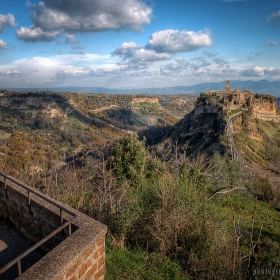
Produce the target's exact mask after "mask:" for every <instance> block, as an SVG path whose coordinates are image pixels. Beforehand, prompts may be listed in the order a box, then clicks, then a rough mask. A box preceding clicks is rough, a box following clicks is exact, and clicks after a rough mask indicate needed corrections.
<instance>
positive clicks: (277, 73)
mask: <svg viewBox="0 0 280 280" xmlns="http://www.w3.org/2000/svg"><path fill="white" fill-rule="evenodd" d="M265 74H266V75H268V76H272V77H279V78H280V68H275V67H268V68H267V69H266V70H265Z"/></svg>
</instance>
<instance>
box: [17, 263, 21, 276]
mask: <svg viewBox="0 0 280 280" xmlns="http://www.w3.org/2000/svg"><path fill="white" fill-rule="evenodd" d="M17 269H18V276H20V275H21V261H20V260H19V261H18V262H17Z"/></svg>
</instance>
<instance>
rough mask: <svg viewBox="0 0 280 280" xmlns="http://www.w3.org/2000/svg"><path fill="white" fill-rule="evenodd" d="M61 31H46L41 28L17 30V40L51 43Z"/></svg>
mask: <svg viewBox="0 0 280 280" xmlns="http://www.w3.org/2000/svg"><path fill="white" fill-rule="evenodd" d="M60 33H61V32H60V31H44V30H43V29H41V28H40V27H30V28H27V27H21V28H20V29H19V30H17V38H18V39H21V40H24V41H26V42H39V41H47V42H48V41H51V40H53V39H54V38H55V37H56V36H57V35H59V34H60Z"/></svg>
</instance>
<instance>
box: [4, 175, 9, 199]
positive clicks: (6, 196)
mask: <svg viewBox="0 0 280 280" xmlns="http://www.w3.org/2000/svg"><path fill="white" fill-rule="evenodd" d="M4 190H5V198H8V189H7V182H6V177H4Z"/></svg>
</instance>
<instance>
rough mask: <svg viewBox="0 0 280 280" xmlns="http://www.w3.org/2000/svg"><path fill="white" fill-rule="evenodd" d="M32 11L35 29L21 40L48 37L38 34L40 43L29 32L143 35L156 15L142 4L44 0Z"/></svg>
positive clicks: (129, 0)
mask: <svg viewBox="0 0 280 280" xmlns="http://www.w3.org/2000/svg"><path fill="white" fill-rule="evenodd" d="M29 7H30V8H31V9H32V10H33V13H32V14H31V16H30V17H31V20H32V22H33V25H34V26H33V27H31V28H24V29H23V30H25V33H23V32H19V36H18V38H19V39H22V40H27V41H32V42H36V41H40V40H44V38H45V37H42V36H41V35H40V34H39V33H38V34H37V39H33V40H30V36H28V30H29V29H36V30H37V29H38V30H42V32H45V33H48V34H55V33H57V34H59V33H62V32H83V31H85V32H97V31H104V30H111V29H113V30H120V29H129V30H134V31H140V30H141V29H142V25H143V24H149V23H150V21H151V14H152V8H151V7H149V6H148V5H146V4H145V3H144V2H142V1H141V0H119V1H113V0H75V1H69V0H60V1H57V0H44V1H43V2H40V3H38V4H35V5H31V4H30V5H29ZM42 32H41V33H42ZM24 34H26V37H25V36H24ZM33 34H34V33H33Z"/></svg>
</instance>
